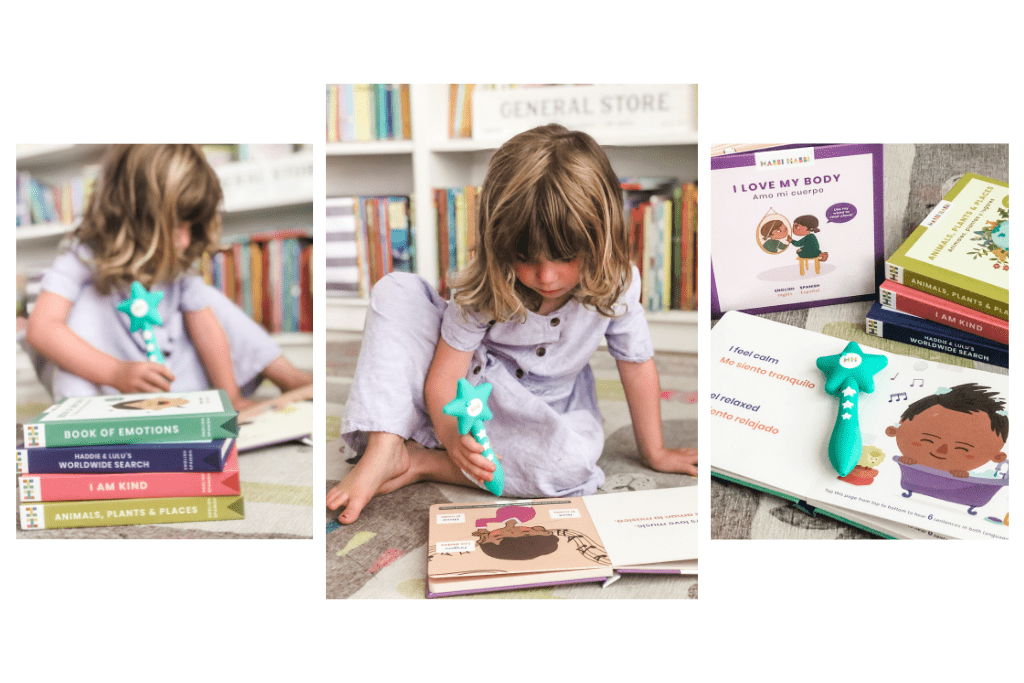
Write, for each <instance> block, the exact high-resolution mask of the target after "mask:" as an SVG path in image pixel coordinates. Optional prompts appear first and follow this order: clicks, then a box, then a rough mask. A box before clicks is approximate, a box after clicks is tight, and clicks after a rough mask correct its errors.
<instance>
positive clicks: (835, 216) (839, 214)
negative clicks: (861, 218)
mask: <svg viewBox="0 0 1024 683" xmlns="http://www.w3.org/2000/svg"><path fill="white" fill-rule="evenodd" d="M856 216H857V207H856V206H854V205H853V204H847V203H846V202H843V203H840V204H833V205H832V206H830V207H828V210H827V211H825V221H826V222H828V223H847V222H849V221H852V220H853V219H854V218H855V217H856Z"/></svg>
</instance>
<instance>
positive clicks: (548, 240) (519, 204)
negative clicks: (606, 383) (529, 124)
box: [327, 125, 697, 524]
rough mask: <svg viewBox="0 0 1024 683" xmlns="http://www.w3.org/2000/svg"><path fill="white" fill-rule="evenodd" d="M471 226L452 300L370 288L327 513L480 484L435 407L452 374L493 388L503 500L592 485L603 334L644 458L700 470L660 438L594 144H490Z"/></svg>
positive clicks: (648, 348)
mask: <svg viewBox="0 0 1024 683" xmlns="http://www.w3.org/2000/svg"><path fill="white" fill-rule="evenodd" d="M476 230H477V235H478V239H477V251H476V255H475V258H474V259H473V261H472V262H471V263H470V264H469V266H468V267H467V268H466V269H465V270H464V271H463V272H462V273H460V274H459V276H458V277H457V278H456V280H455V281H454V282H453V289H454V290H455V295H454V297H453V302H452V303H446V302H445V301H444V300H443V299H441V298H440V297H439V296H438V295H437V293H436V292H435V291H434V289H433V288H432V287H431V286H430V285H429V284H427V283H426V282H425V281H424V280H423V279H421V278H419V277H417V276H415V275H409V274H393V275H390V276H388V277H386V278H384V279H382V280H381V281H380V282H378V283H377V285H376V286H375V287H374V289H373V292H372V295H371V297H370V307H369V309H368V311H367V319H366V325H365V330H364V336H363V343H362V349H361V351H360V355H359V360H358V363H357V366H356V373H355V378H354V381H353V385H352V388H351V391H350V393H349V399H348V403H347V405H346V406H345V414H344V417H343V419H342V427H341V431H342V436H343V438H344V439H345V440H346V442H347V443H349V444H350V445H351V446H352V447H353V448H354V449H355V450H356V452H357V453H360V454H362V458H361V459H360V460H359V462H358V464H356V466H355V467H354V468H353V469H352V471H351V472H349V474H348V475H347V476H346V477H345V478H344V480H342V481H341V483H339V484H338V485H337V486H336V487H334V488H333V489H332V490H331V491H330V492H329V493H328V495H327V506H328V507H329V508H331V509H332V510H337V509H339V508H344V511H343V512H342V513H341V515H340V516H339V517H338V519H339V521H340V522H342V523H343V524H349V523H351V522H354V521H355V520H356V519H357V518H358V517H359V513H360V511H361V510H362V509H363V507H364V506H365V505H366V504H367V503H368V502H369V500H370V499H371V498H372V497H373V496H374V495H377V494H383V493H388V492H390V491H393V490H395V489H397V488H399V487H402V486H405V485H407V484H410V483H412V482H415V481H419V480H421V479H429V480H434V481H441V482H448V483H452V484H464V485H467V486H472V485H473V483H472V482H470V481H469V480H468V479H467V476H469V477H472V478H473V479H475V480H476V481H477V482H484V481H490V480H491V479H492V477H493V471H494V469H495V466H494V465H493V464H491V463H490V462H489V461H487V460H486V459H485V458H484V457H483V456H481V455H480V453H481V451H482V450H483V447H482V446H480V445H479V444H478V443H476V441H475V440H474V439H473V437H472V436H469V435H467V436H462V435H460V434H459V432H458V425H457V420H456V419H455V418H453V417H449V416H447V415H445V414H444V413H443V412H442V408H443V406H444V405H445V404H446V403H448V402H449V401H451V400H452V399H454V398H455V393H456V384H457V381H458V379H459V378H461V377H465V378H466V379H468V380H469V382H470V383H471V384H473V385H479V384H480V383H481V382H490V383H491V384H492V385H493V387H494V389H493V391H492V392H491V395H490V400H489V402H488V406H489V408H490V410H491V412H492V413H493V419H491V420H490V421H489V422H487V432H488V437H489V439H490V442H491V443H492V444H493V446H494V450H495V451H496V452H497V453H499V454H500V455H499V457H500V458H501V461H502V466H503V468H504V471H505V495H507V496H511V497H529V496H578V495H587V494H592V493H594V492H595V491H596V490H597V488H598V487H599V486H600V485H601V484H602V483H603V482H604V473H603V472H602V471H601V469H600V468H599V467H598V466H597V459H598V457H599V456H600V455H601V451H602V448H603V446H604V434H603V430H602V427H601V415H600V412H599V411H598V407H597V393H596V389H595V383H594V375H593V373H592V372H591V370H590V365H589V360H590V357H591V355H592V354H593V353H594V351H595V350H596V349H597V347H598V344H600V342H601V341H602V339H604V340H606V341H607V343H608V350H609V352H610V353H611V354H612V356H613V357H614V358H615V359H616V361H617V362H618V369H619V374H620V376H621V378H622V384H623V387H624V389H625V392H626V399H627V402H628V405H629V410H630V415H631V417H632V420H633V431H634V434H635V436H636V439H637V445H638V446H639V451H640V455H641V457H642V458H643V460H644V462H645V463H646V464H647V465H649V466H651V467H653V468H655V469H658V470H661V471H666V472H684V473H687V474H691V475H696V474H697V453H696V451H695V450H693V449H669V448H665V446H664V443H663V442H662V432H661V405H660V401H661V396H660V394H661V390H660V388H659V384H658V373H657V370H656V368H655V365H654V359H653V358H652V355H653V348H652V345H651V338H650V334H649V333H648V330H647V324H646V321H645V319H644V312H643V308H642V307H641V306H640V303H639V300H640V277H639V273H638V272H637V270H636V268H634V267H633V266H632V265H631V263H630V260H629V248H628V246H629V245H628V244H627V241H628V238H627V232H626V227H625V225H624V221H623V215H622V194H621V190H620V189H619V183H618V179H617V178H616V176H615V173H614V172H613V171H612V168H611V164H610V163H609V161H608V158H607V156H605V154H604V151H603V150H602V149H601V148H600V147H599V146H598V145H597V143H596V142H595V141H594V140H593V138H591V137H590V136H589V135H586V134H584V133H578V132H570V131H568V130H566V129H565V128H563V127H562V126H558V125H549V126H543V127H541V128H535V129H533V130H530V131H527V132H525V133H521V134H520V135H517V136H515V137H514V138H512V139H511V140H509V141H508V142H506V143H505V144H504V145H502V147H501V148H500V149H499V150H498V151H497V152H495V154H494V156H493V158H492V159H491V162H490V167H489V168H488V172H487V177H486V179H485V180H484V184H483V190H482V192H481V195H480V210H479V222H478V225H477V226H476ZM439 337H440V338H439ZM439 449H443V450H439ZM463 472H465V473H466V475H464V474H463Z"/></svg>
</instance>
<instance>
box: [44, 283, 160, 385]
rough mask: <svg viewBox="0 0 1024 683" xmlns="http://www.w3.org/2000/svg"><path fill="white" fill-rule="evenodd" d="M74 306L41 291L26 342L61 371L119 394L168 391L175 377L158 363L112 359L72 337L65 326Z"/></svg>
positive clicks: (68, 328) (66, 300)
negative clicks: (113, 389)
mask: <svg viewBox="0 0 1024 683" xmlns="http://www.w3.org/2000/svg"><path fill="white" fill-rule="evenodd" d="M72 306H73V303H72V302H71V301H69V300H68V299H65V298H64V297H62V296H60V295H59V294H54V293H53V292H47V291H44V292H42V293H40V295H39V298H38V299H36V305H35V307H34V308H33V309H32V315H31V316H29V319H28V329H27V330H26V331H25V340H26V341H27V342H28V343H29V345H30V346H32V348H34V349H35V350H36V351H38V352H39V353H40V354H41V355H42V356H44V357H46V358H48V359H49V360H51V361H52V362H54V363H56V364H57V365H58V366H60V367H61V368H62V369H64V370H66V371H67V372H70V373H72V374H74V375H77V376H78V377H81V378H82V379H84V380H88V381H89V382H92V383H93V384H99V385H103V386H108V387H114V388H115V389H117V390H118V391H120V392H122V393H142V392H150V391H170V390H171V382H173V381H174V373H172V372H171V371H170V370H168V369H167V368H166V367H164V366H163V365H160V364H159V363H147V362H139V363H135V362H128V361H121V360H118V359H117V358H114V357H113V356H111V355H110V354H108V353H104V352H103V351H100V350H99V349H97V348H96V347H95V346H93V345H92V344H90V343H89V342H87V341H85V340H84V339H82V338H81V337H79V336H78V335H77V334H75V333H74V332H73V331H72V330H71V328H70V327H68V325H67V319H68V314H69V313H70V312H71V307H72Z"/></svg>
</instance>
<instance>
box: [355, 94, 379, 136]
mask: <svg viewBox="0 0 1024 683" xmlns="http://www.w3.org/2000/svg"><path fill="white" fill-rule="evenodd" d="M373 91H374V88H373V85H372V84H370V83H357V84H355V86H354V87H353V110H354V112H355V119H356V140H359V141H360V142H369V141H370V140H372V139H373Z"/></svg>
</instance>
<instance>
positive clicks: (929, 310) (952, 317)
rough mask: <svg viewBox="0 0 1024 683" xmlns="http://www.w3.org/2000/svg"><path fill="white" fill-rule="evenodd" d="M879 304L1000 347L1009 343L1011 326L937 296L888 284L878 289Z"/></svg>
mask: <svg viewBox="0 0 1024 683" xmlns="http://www.w3.org/2000/svg"><path fill="white" fill-rule="evenodd" d="M878 301H879V303H881V304H882V305H883V306H887V307H889V308H895V309H896V310H897V311H901V312H903V313H909V314H910V315H916V316H917V317H918V318H924V319H925V320H931V321H933V322H937V323H939V324H940V325H945V326H946V327H952V328H954V329H957V330H962V331H963V332H967V333H968V334H973V335H977V336H979V337H984V338H985V339H991V340H992V341H994V342H999V343H1000V344H1009V343H1010V323H1009V322H1008V321H1006V320H1002V319H1001V318H997V317H995V316H994V315H988V314H987V313H982V312H981V311H976V310H974V309H973V308H967V307H966V306H961V305H960V304H958V303H955V302H953V301H948V300H946V299H943V298H941V297H937V296H935V295H934V294H928V293H927V292H922V291H919V290H916V289H912V288H910V287H907V286H906V285H901V284H899V283H896V282H893V281H891V280H886V281H885V282H883V283H882V284H881V285H880V286H879V288H878Z"/></svg>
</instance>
